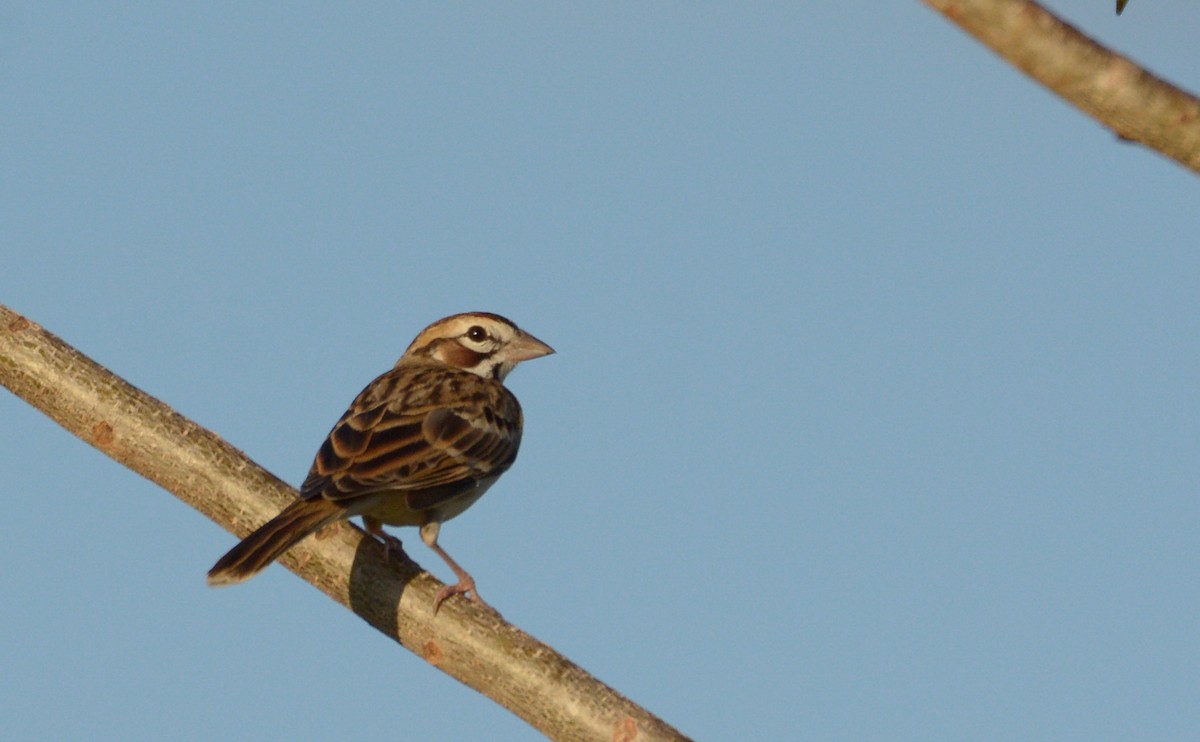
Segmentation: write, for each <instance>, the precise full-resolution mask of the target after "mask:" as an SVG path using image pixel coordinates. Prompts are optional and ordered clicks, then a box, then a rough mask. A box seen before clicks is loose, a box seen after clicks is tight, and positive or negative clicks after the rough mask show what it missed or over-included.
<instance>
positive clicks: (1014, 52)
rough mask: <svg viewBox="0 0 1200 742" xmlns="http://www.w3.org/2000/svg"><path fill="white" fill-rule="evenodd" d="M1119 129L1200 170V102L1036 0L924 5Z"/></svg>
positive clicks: (929, 1) (941, 0)
mask: <svg viewBox="0 0 1200 742" xmlns="http://www.w3.org/2000/svg"><path fill="white" fill-rule="evenodd" d="M924 1H925V4H926V5H929V6H930V7H932V8H934V9H935V10H937V11H939V12H940V13H942V14H943V15H945V16H946V17H947V18H948V19H950V20H951V21H953V22H954V23H957V24H958V25H959V26H961V27H962V28H963V30H965V31H966V32H967V33H969V34H971V35H972V36H974V37H975V38H977V39H979V40H980V41H981V42H983V43H984V44H986V45H987V46H989V47H991V48H992V50H993V51H995V52H996V53H997V54H999V55H1000V56H1001V57H1003V58H1004V59H1006V60H1007V61H1008V62H1009V63H1010V64H1012V65H1013V66H1014V67H1016V68H1017V69H1019V70H1021V71H1022V72H1024V73H1025V74H1027V75H1029V76H1030V77H1032V78H1033V79H1034V80H1037V81H1038V82H1040V83H1041V84H1042V85H1045V86H1046V87H1047V88H1050V90H1052V91H1054V92H1055V93H1056V94H1058V95H1059V96H1060V97H1061V98H1063V99H1064V100H1066V101H1067V102H1068V103H1070V104H1071V105H1073V106H1075V107H1076V108H1079V109H1080V110H1082V111H1083V112H1084V113H1086V114H1088V115H1089V116H1091V117H1092V118H1094V119H1096V120H1097V121H1099V122H1100V123H1101V124H1104V125H1105V126H1107V127H1109V128H1110V129H1112V130H1113V131H1114V132H1116V134H1117V136H1119V137H1121V138H1122V139H1129V140H1133V141H1137V142H1141V143H1143V144H1145V145H1146V146H1148V147H1151V148H1153V149H1156V150H1158V151H1159V152H1161V153H1162V154H1164V155H1166V156H1167V157H1170V158H1171V159H1173V160H1175V161H1177V162H1179V163H1180V164H1181V165H1183V166H1184V167H1187V168H1189V169H1191V170H1193V171H1195V172H1198V173H1200V100H1197V99H1196V97H1195V96H1193V95H1192V94H1190V93H1188V92H1187V91H1185V90H1182V89H1180V88H1178V87H1176V86H1174V85H1172V84H1171V83H1169V82H1167V81H1165V80H1162V79H1160V78H1158V77H1155V76H1154V75H1153V74H1151V73H1150V72H1148V71H1147V70H1145V69H1143V68H1141V67H1139V66H1138V65H1137V64H1136V63H1134V62H1133V61H1131V60H1129V59H1127V58H1125V57H1123V56H1121V55H1119V54H1116V53H1115V52H1112V51H1110V50H1109V49H1107V48H1105V47H1103V46H1101V45H1100V44H1098V43H1096V42H1095V41H1093V40H1092V39H1090V38H1088V37H1087V36H1085V35H1084V34H1083V33H1081V32H1080V31H1079V30H1078V29H1076V28H1075V27H1074V26H1071V25H1070V24H1068V23H1066V22H1064V21H1063V20H1061V19H1060V18H1058V17H1056V16H1054V15H1053V14H1051V13H1050V12H1049V11H1047V10H1046V9H1045V8H1043V7H1042V6H1040V5H1038V4H1037V3H1035V2H1032V1H1031V0H924Z"/></svg>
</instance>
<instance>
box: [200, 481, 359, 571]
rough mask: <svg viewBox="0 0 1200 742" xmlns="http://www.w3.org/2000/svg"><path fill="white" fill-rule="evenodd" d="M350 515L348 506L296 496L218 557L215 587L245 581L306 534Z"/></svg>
mask: <svg viewBox="0 0 1200 742" xmlns="http://www.w3.org/2000/svg"><path fill="white" fill-rule="evenodd" d="M345 517H346V509H345V508H342V507H340V506H338V505H335V504H334V503H332V502H330V501H329V500H326V499H324V498H321V497H317V498H314V499H311V500H296V501H295V502H293V503H292V504H291V505H288V506H287V507H286V508H284V509H283V512H281V513H280V514H279V515H276V516H275V517H274V518H272V519H271V520H269V521H267V522H266V523H264V524H263V525H262V526H260V527H259V528H258V530H256V531H255V532H254V533H251V534H250V535H249V536H247V537H246V538H244V539H242V541H241V543H239V544H238V545H237V546H235V547H233V548H232V549H230V550H229V552H228V553H227V554H225V556H223V557H221V558H220V559H218V560H217V563H216V564H214V565H213V568H212V569H210V570H209V571H208V584H209V585H211V586H213V587H220V586H222V585H233V584H236V583H238V582H244V581H246V580H248V579H250V578H251V577H253V576H254V575H256V574H258V573H259V572H261V571H262V570H263V569H265V568H266V566H267V565H269V564H270V563H271V562H273V561H275V560H276V559H278V558H279V557H280V556H282V555H283V552H285V551H287V550H288V549H290V548H292V547H293V546H295V545H296V543H297V542H299V541H300V540H301V539H303V538H304V537H305V536H307V535H309V534H310V533H313V532H314V531H316V530H318V529H320V528H322V527H324V526H327V525H329V524H330V523H333V522H335V521H337V520H340V519H342V518H345Z"/></svg>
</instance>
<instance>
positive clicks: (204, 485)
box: [0, 305, 685, 742]
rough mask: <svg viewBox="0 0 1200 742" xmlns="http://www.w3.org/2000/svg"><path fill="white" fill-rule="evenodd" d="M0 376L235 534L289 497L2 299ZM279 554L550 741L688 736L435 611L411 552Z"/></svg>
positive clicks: (483, 627)
mask: <svg viewBox="0 0 1200 742" xmlns="http://www.w3.org/2000/svg"><path fill="white" fill-rule="evenodd" d="M0 384H3V385H4V386H6V387H8V388H9V389H10V390H11V391H12V392H13V393H14V394H16V395H17V396H19V397H21V398H23V399H24V400H25V401H27V402H29V403H30V404H31V405H33V406H34V407H36V408H38V409H39V410H41V411H42V412H44V413H46V414H47V415H49V416H50V417H51V418H52V419H54V420H55V421H56V422H58V423H59V424H60V425H62V426H63V427H64V428H66V429H67V430H69V431H71V432H72V433H74V434H75V435H77V436H79V437H80V438H82V439H83V440H84V441H86V442H87V443H90V444H91V445H92V446H95V447H96V448H97V449H99V450H100V451H101V452H103V453H104V454H106V455H108V456H109V457H111V458H113V459H114V460H116V461H118V462H120V463H121V464H124V465H125V466H127V467H129V468H130V469H132V470H134V471H135V472H137V473H139V474H141V475H142V476H144V477H146V478H147V479H150V480H152V481H154V482H156V483H158V484H159V485H161V486H162V487H164V488H165V489H167V490H168V491H170V492H172V493H174V494H175V495H176V496H177V497H179V498H180V499H181V500H183V501H184V502H186V503H188V504H189V505H191V506H192V507H194V508H196V509H197V510H199V511H200V512H202V513H204V514H205V515H207V516H208V517H209V518H211V519H212V520H214V521H216V522H217V523H218V524H219V525H221V526H222V527H224V528H225V529H227V530H229V531H231V532H233V533H234V534H236V535H237V536H239V537H241V536H245V535H246V534H247V533H249V532H250V531H251V530H253V528H254V527H255V526H257V525H259V524H261V523H263V522H264V521H266V520H267V519H268V518H270V517H271V516H273V515H274V514H275V513H277V512H278V511H279V510H280V509H281V508H282V507H283V506H284V505H285V504H286V503H287V502H288V501H289V500H290V499H292V498H294V497H295V496H296V491H295V490H294V489H292V488H291V487H290V486H288V485H287V484H286V483H284V482H283V481H281V480H279V479H278V478H276V477H275V476H273V475H272V474H270V473H269V472H267V471H266V470H264V469H262V468H261V467H259V466H258V465H257V464H255V463H254V462H253V461H251V460H250V459H249V458H247V457H246V455H245V454H244V453H242V452H241V451H239V450H237V449H235V448H234V447H232V446H230V445H229V444H228V443H226V442H224V441H223V440H221V438H220V437H218V436H217V435H216V434H214V433H212V432H211V431H209V430H206V429H205V428H203V427H201V426H199V425H197V424H196V423H194V422H191V421H190V420H188V419H187V418H185V417H183V416H182V415H179V414H178V413H176V412H175V411H173V410H172V409H171V408H170V407H168V406H167V405H165V404H163V403H162V402H160V401H159V400H157V399H155V398H153V397H151V396H150V395H148V394H146V393H145V392H143V391H141V390H140V389H137V388H136V387H133V386H131V385H130V384H128V383H126V382H125V381H123V380H122V379H120V378H119V377H117V376H116V375H114V374H113V373H112V372H110V371H109V370H108V369H106V368H104V367H103V366H100V365H99V364H97V363H95V362H94V361H92V360H91V359H89V358H87V357H86V356H84V355H83V354H82V353H80V352H78V351H76V350H75V349H74V348H72V347H70V346H69V345H67V344H66V343H64V342H63V341H62V340H60V339H59V338H57V337H55V336H54V335H52V334H50V333H49V332H46V331H45V330H43V329H42V328H41V327H39V326H38V325H36V324H34V323H33V322H31V321H29V320H28V319H26V318H25V317H23V316H21V315H19V314H17V313H16V312H13V311H12V310H10V309H8V308H6V307H4V306H3V305H0ZM281 561H282V563H283V564H284V565H285V566H286V567H287V568H288V569H290V570H291V571H292V572H295V573H296V574H297V575H299V576H300V577H301V578H303V579H305V580H307V581H308V582H310V583H312V584H313V585H314V586H316V587H317V588H318V589H320V590H321V591H322V592H324V593H325V594H327V595H328V596H329V597H331V598H333V599H334V600H336V601H337V602H339V603H341V604H342V605H344V606H346V607H347V608H349V609H350V610H352V611H354V612H355V613H356V614H358V615H359V617H361V618H362V619H363V620H364V621H366V622H367V623H369V624H370V625H371V626H373V627H375V628H376V629H378V630H379V631H381V632H383V633H384V634H386V635H387V636H388V637H390V638H392V639H394V640H396V641H397V642H399V643H400V644H402V645H403V646H404V647H405V648H407V649H408V650H410V651H411V652H413V653H414V654H416V655H418V656H419V657H421V658H423V659H424V660H425V661H426V662H428V663H430V664H431V665H433V666H434V667H436V668H438V669H440V670H442V671H443V672H445V673H447V674H449V675H451V676H452V677H454V678H456V679H458V680H459V681H461V682H462V683H464V684H466V685H468V686H470V687H472V688H474V689H475V690H478V691H479V692H480V693H483V694H484V695H486V696H488V697H489V698H491V699H493V700H494V701H496V702H497V703H499V704H501V705H502V706H504V707H505V708H507V709H509V710H510V711H512V712H513V713H514V714H516V715H517V716H519V717H521V718H522V719H524V720H525V721H527V722H528V723H529V724H531V725H532V726H534V727H535V728H537V729H538V730H540V731H541V732H543V733H544V734H546V735H547V736H548V737H550V738H551V739H561V740H600V739H604V740H634V739H637V740H639V742H640V741H641V740H668V739H675V740H678V739H685V737H684V736H683V735H682V734H681V733H680V732H679V731H677V730H675V729H674V728H672V727H671V726H669V725H668V724H667V723H666V722H664V721H662V720H661V719H658V718H657V717H655V716H654V715H652V714H650V713H649V712H648V711H646V710H645V709H643V708H641V707H639V706H637V705H636V704H634V703H633V702H631V701H629V700H628V699H626V698H624V697H623V696H621V695H620V694H619V693H617V692H616V691H615V690H613V689H612V688H610V687H608V686H607V685H605V684H603V683H601V682H600V681H599V680H597V679H596V678H594V677H592V676H591V675H589V674H588V673H587V672H586V671H585V670H583V669H582V668H580V667H579V666H577V665H575V664H574V663H572V662H571V661H570V660H568V659H566V658H565V657H563V656H562V655H560V654H558V653H557V652H555V651H554V650H553V649H552V648H551V647H549V646H547V645H545V644H543V643H541V642H539V641H537V640H536V639H534V638H533V637H531V636H529V635H528V634H526V633H524V632H522V631H521V630H520V629H518V628H516V627H515V626H512V625H511V624H509V623H507V622H505V621H504V620H503V619H502V618H500V617H499V616H497V615H496V614H493V613H490V612H488V611H485V610H482V609H479V608H477V607H475V606H474V605H473V604H470V603H467V602H466V601H452V602H451V603H447V604H445V605H443V606H442V609H441V611H439V612H438V614H437V616H436V617H435V616H434V615H433V613H432V605H433V597H434V595H435V594H436V592H437V590H438V589H439V588H440V587H441V583H439V582H438V581H437V580H436V579H434V578H433V577H431V576H430V575H429V574H428V573H425V572H422V571H421V569H420V567H418V566H417V565H416V564H415V563H413V562H411V561H408V562H405V563H397V560H396V559H395V558H394V557H393V558H392V559H391V560H390V561H385V559H384V552H383V547H382V545H381V544H380V543H379V542H378V541H376V540H375V539H374V538H371V537H369V536H367V535H366V534H364V533H363V532H362V531H361V530H359V529H358V528H356V527H354V526H352V525H349V524H346V523H343V524H341V525H339V526H336V527H331V528H329V529H326V530H325V531H322V532H321V533H319V534H317V537H316V538H310V539H305V540H304V541H303V542H301V543H300V544H299V545H297V546H296V547H294V548H293V549H291V550H290V551H289V552H288V553H287V554H286V555H285V556H284V558H283V559H282V560H281ZM197 574H198V575H199V574H200V573H199V572H198V573H197ZM197 579H200V577H197Z"/></svg>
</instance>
